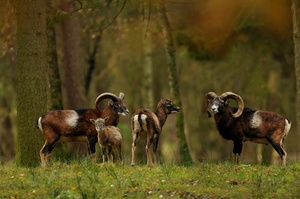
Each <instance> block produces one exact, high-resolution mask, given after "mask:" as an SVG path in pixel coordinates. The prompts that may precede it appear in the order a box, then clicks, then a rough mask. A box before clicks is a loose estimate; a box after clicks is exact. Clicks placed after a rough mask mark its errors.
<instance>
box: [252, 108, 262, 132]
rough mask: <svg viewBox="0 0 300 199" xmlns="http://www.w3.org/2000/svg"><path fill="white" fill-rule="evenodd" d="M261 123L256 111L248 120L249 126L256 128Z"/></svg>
mask: <svg viewBox="0 0 300 199" xmlns="http://www.w3.org/2000/svg"><path fill="white" fill-rule="evenodd" d="M260 125H261V117H260V115H259V114H258V113H257V111H256V112H255V113H254V114H253V117H252V119H251V121H250V128H253V129H255V128H258V127H260Z"/></svg>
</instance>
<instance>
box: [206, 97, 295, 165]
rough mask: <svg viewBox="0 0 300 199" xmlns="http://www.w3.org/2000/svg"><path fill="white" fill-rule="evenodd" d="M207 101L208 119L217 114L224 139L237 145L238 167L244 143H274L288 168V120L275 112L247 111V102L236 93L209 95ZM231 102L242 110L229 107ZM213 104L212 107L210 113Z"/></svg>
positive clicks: (218, 127)
mask: <svg viewBox="0 0 300 199" xmlns="http://www.w3.org/2000/svg"><path fill="white" fill-rule="evenodd" d="M206 99H207V114H208V117H211V113H210V111H211V112H213V113H214V119H215V122H216V126H217V129H218V131H219V133H220V134H221V136H222V137H223V138H224V139H227V140H232V141H233V153H234V155H235V162H236V163H239V156H240V154H241V152H242V148H243V142H245V141H252V142H255V143H260V144H269V143H270V144H271V145H272V146H273V148H274V149H275V150H276V151H277V153H278V154H279V155H280V158H281V162H282V165H283V166H285V165H286V156H287V153H286V151H285V150H284V146H283V142H284V139H285V137H286V136H287V134H288V132H289V130H290V128H291V122H290V121H289V120H288V119H285V118H284V117H283V116H281V115H279V114H277V113H274V112H268V111H261V110H252V109H249V108H244V101H243V99H242V98H241V97H240V96H239V95H237V94H235V93H232V92H225V93H223V94H222V95H220V96H218V95H216V94H215V93H214V92H209V93H207V94H206ZM230 99H233V100H235V101H236V102H237V104H238V108H232V107H230V106H229V105H228V100H230ZM209 104H211V105H212V106H211V109H210V110H209Z"/></svg>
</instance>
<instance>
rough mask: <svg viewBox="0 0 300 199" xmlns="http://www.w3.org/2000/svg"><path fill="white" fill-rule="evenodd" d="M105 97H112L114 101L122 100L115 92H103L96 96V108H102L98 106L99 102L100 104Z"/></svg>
mask: <svg viewBox="0 0 300 199" xmlns="http://www.w3.org/2000/svg"><path fill="white" fill-rule="evenodd" d="M104 99H111V100H112V101H113V102H118V101H119V100H120V99H119V97H118V96H116V95H115V94H113V93H102V94H100V95H99V96H98V97H97V98H96V100H95V107H96V109H98V110H100V109H99V108H98V104H99V103H100V102H101V101H102V100H104Z"/></svg>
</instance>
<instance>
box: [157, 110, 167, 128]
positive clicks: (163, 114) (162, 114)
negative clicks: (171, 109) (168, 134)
mask: <svg viewBox="0 0 300 199" xmlns="http://www.w3.org/2000/svg"><path fill="white" fill-rule="evenodd" d="M155 115H156V116H157V118H158V120H159V124H160V127H163V125H164V124H165V122H166V120H167V117H168V114H167V113H166V112H165V111H164V109H163V108H162V107H158V108H157V109H156V111H155Z"/></svg>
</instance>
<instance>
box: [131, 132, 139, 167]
mask: <svg viewBox="0 0 300 199" xmlns="http://www.w3.org/2000/svg"><path fill="white" fill-rule="evenodd" d="M132 139H133V142H132V146H131V166H134V165H135V150H136V143H137V141H138V139H139V133H135V134H134V135H133V136H132Z"/></svg>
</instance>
